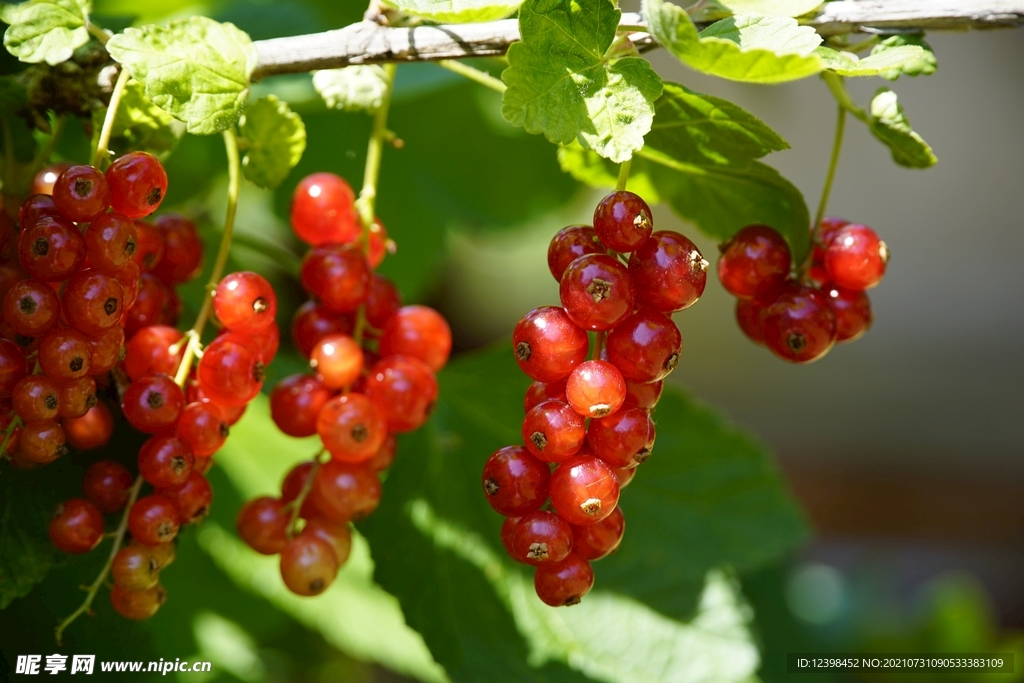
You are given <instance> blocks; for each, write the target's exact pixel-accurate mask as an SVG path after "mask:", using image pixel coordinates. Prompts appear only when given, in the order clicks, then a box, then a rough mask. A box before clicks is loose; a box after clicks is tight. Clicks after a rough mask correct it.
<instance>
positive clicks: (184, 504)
mask: <svg viewBox="0 0 1024 683" xmlns="http://www.w3.org/2000/svg"><path fill="white" fill-rule="evenodd" d="M157 493H159V494H160V495H162V496H166V497H167V498H169V499H170V500H173V501H174V504H175V505H176V506H177V508H178V524H180V525H182V526H184V525H185V524H197V523H198V522H200V521H202V519H203V517H206V515H207V513H209V512H210V505H211V504H212V503H213V488H211V487H210V482H208V481H207V480H206V477H204V476H203V475H202V474H200V473H199V472H196V471H195V470H194V469H193V470H192V472H191V473H189V475H188V478H187V479H185V481H184V483H181V484H178V485H177V486H170V487H165V488H160V489H158V490H157Z"/></svg>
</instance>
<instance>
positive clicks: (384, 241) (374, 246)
mask: <svg viewBox="0 0 1024 683" xmlns="http://www.w3.org/2000/svg"><path fill="white" fill-rule="evenodd" d="M395 249H396V246H395V241H394V240H391V239H388V231H387V228H385V227H384V224H383V223H381V221H380V219H379V218H374V219H373V223H371V224H370V230H369V244H368V245H367V247H366V260H367V261H369V263H370V268H376V267H377V266H379V265H380V264H381V263H382V262H383V261H384V256H385V254H394V253H395Z"/></svg>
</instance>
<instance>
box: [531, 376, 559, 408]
mask: <svg viewBox="0 0 1024 683" xmlns="http://www.w3.org/2000/svg"><path fill="white" fill-rule="evenodd" d="M544 401H561V402H562V403H567V402H568V400H567V399H566V398H565V380H564V379H560V380H555V381H554V382H534V383H533V384H531V385H530V387H529V388H528V389H527V390H526V395H525V396H524V397H523V412H526V413H529V412H530V411H531V410H533V409H534V408H536V407H537V406H539V405H540V404H541V403H543V402H544Z"/></svg>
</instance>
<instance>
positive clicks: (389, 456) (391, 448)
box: [366, 434, 398, 472]
mask: <svg viewBox="0 0 1024 683" xmlns="http://www.w3.org/2000/svg"><path fill="white" fill-rule="evenodd" d="M397 448H398V443H397V442H396V441H395V437H394V435H393V434H389V435H388V438H386V439H384V444H383V445H382V446H381V447H380V448H378V449H377V452H376V453H374V454H373V457H372V458H370V459H369V460H367V461H366V464H367V466H369V467H370V468H371V469H372V470H373V471H374V472H383V471H384V470H386V469H388V468H389V467H391V463H393V462H394V461H395V450H396V449H397Z"/></svg>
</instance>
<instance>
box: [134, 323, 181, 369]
mask: <svg viewBox="0 0 1024 683" xmlns="http://www.w3.org/2000/svg"><path fill="white" fill-rule="evenodd" d="M184 336H185V335H183V334H182V333H181V332H179V331H178V330H176V329H174V328H173V327H170V326H168V325H150V326H148V327H143V328H142V329H141V330H139V331H138V332H136V333H135V335H134V336H133V337H132V338H131V339H129V340H128V345H127V346H126V347H125V356H124V371H125V374H127V375H128V377H129V379H132V380H137V379H141V378H143V377H145V376H146V375H148V374H150V373H163V374H165V375H170V376H171V377H174V376H175V375H176V374H177V373H178V366H179V365H180V364H181V360H182V358H183V357H184V355H185V343H184V342H183V341H182V339H183V337H184ZM174 347H177V348H174ZM172 349H173V350H174V353H172V352H171V351H172Z"/></svg>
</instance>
